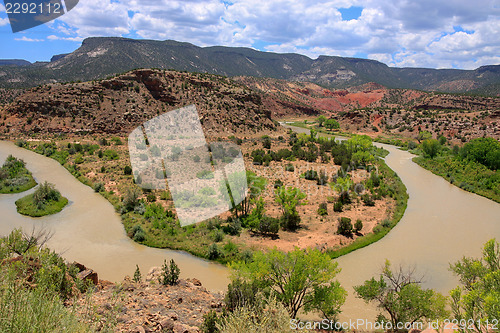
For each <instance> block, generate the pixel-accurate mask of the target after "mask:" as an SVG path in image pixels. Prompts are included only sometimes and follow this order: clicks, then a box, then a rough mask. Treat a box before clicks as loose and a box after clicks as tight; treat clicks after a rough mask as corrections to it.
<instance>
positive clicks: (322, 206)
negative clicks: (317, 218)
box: [318, 202, 328, 216]
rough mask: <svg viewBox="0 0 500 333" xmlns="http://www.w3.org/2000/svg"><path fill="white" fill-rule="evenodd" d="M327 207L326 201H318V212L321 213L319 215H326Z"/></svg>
mask: <svg viewBox="0 0 500 333" xmlns="http://www.w3.org/2000/svg"><path fill="white" fill-rule="evenodd" d="M327 207H328V206H327V204H326V202H322V203H320V204H319V207H318V214H319V215H321V216H325V215H328V210H327Z"/></svg>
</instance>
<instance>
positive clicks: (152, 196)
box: [146, 193, 156, 202]
mask: <svg viewBox="0 0 500 333" xmlns="http://www.w3.org/2000/svg"><path fill="white" fill-rule="evenodd" d="M146 200H147V201H148V202H155V201H156V195H155V194H154V193H148V195H147V196H146Z"/></svg>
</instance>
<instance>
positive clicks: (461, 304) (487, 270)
mask: <svg viewBox="0 0 500 333" xmlns="http://www.w3.org/2000/svg"><path fill="white" fill-rule="evenodd" d="M450 269H451V271H453V272H454V273H455V274H456V275H457V276H458V277H459V280H460V284H461V286H458V287H456V288H455V289H453V290H452V291H451V292H450V295H451V309H452V313H453V316H454V317H455V319H457V320H458V322H460V321H462V322H466V325H464V326H460V327H459V330H460V331H461V332H491V329H492V328H493V325H495V324H496V323H498V320H499V319H500V245H499V244H498V243H497V242H496V240H495V239H491V240H489V241H488V242H487V243H486V244H485V245H484V248H483V256H482V258H480V259H474V258H466V257H464V258H463V259H462V260H460V261H458V262H456V263H455V264H453V265H450ZM488 324H489V325H490V326H489V327H488ZM496 326H497V327H498V325H496Z"/></svg>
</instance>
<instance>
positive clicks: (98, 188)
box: [94, 182, 106, 193]
mask: <svg viewBox="0 0 500 333" xmlns="http://www.w3.org/2000/svg"><path fill="white" fill-rule="evenodd" d="M105 190H106V188H105V187H104V184H103V183H101V182H97V183H95V184H94V192H96V193H99V192H104V191H105Z"/></svg>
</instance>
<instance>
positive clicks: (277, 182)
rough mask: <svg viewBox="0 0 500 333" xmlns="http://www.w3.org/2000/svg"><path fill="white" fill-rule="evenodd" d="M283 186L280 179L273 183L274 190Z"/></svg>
mask: <svg viewBox="0 0 500 333" xmlns="http://www.w3.org/2000/svg"><path fill="white" fill-rule="evenodd" d="M281 186H283V182H282V181H281V179H276V180H275V181H274V188H278V187H281Z"/></svg>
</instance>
